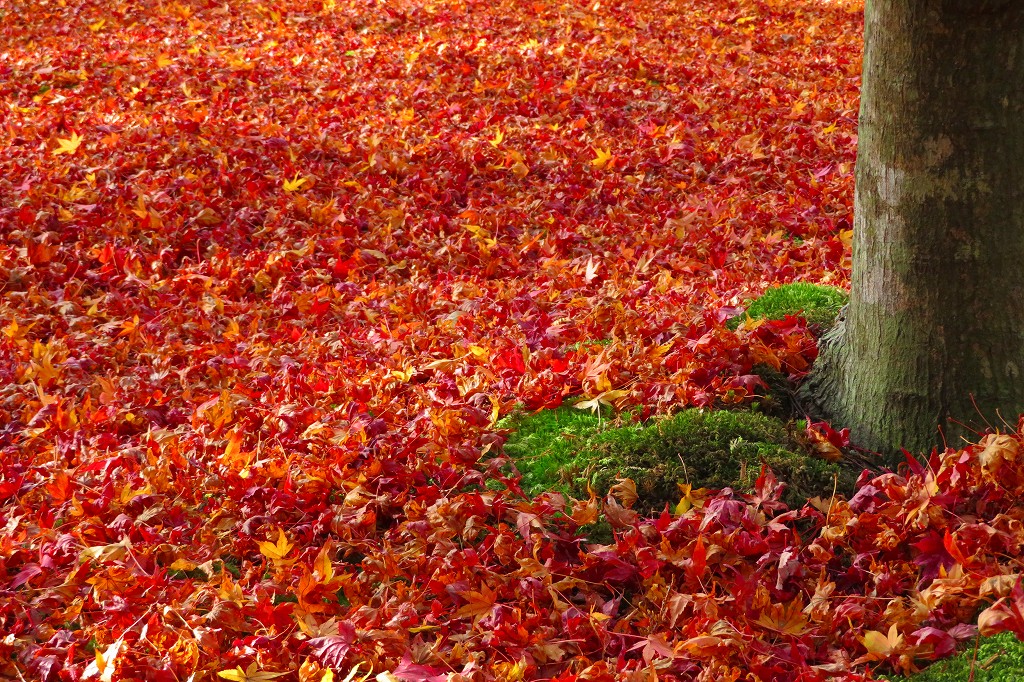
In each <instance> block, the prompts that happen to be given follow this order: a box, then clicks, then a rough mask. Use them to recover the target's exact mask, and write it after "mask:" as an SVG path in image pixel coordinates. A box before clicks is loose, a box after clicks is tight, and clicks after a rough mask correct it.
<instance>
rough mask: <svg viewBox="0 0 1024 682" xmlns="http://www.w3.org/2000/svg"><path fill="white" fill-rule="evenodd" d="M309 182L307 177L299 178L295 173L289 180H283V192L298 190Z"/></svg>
mask: <svg viewBox="0 0 1024 682" xmlns="http://www.w3.org/2000/svg"><path fill="white" fill-rule="evenodd" d="M307 182H309V178H300V177H299V176H298V174H296V175H295V177H294V178H292V179H291V180H285V181H284V191H285V192H298V191H299V188H301V187H302V186H303V185H305V184H306V183H307Z"/></svg>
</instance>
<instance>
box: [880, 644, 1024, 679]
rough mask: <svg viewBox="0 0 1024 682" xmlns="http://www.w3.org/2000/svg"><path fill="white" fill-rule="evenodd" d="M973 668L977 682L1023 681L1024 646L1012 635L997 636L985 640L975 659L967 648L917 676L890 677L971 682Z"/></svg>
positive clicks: (972, 652) (979, 647) (971, 650)
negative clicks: (969, 681)
mask: <svg viewBox="0 0 1024 682" xmlns="http://www.w3.org/2000/svg"><path fill="white" fill-rule="evenodd" d="M972 665H973V668H974V678H973V679H974V682H1010V681H1011V680H1019V679H1022V678H1024V643H1022V642H1021V641H1020V640H1018V639H1017V638H1016V637H1015V636H1014V635H1013V634H1012V633H1009V632H1003V633H1000V634H998V635H996V636H995V637H985V638H983V639H982V640H981V644H980V645H979V646H978V655H977V657H976V658H975V655H974V647H973V646H972V647H970V648H968V649H967V650H966V651H963V652H962V653H960V654H959V655H957V656H954V657H953V658H949V659H947V660H945V661H939V662H938V663H935V664H934V665H931V666H929V667H928V668H926V669H925V670H923V671H921V672H920V673H918V674H917V675H911V676H910V677H889V678H888V679H889V680H891V681H892V682H964V681H965V680H969V679H971V668H972Z"/></svg>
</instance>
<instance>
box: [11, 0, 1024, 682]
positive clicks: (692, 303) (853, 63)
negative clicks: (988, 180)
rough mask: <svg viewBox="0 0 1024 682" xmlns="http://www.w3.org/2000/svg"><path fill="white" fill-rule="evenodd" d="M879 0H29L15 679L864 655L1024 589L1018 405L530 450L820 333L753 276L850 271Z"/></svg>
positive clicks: (796, 671) (587, 668)
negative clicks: (508, 424)
mask: <svg viewBox="0 0 1024 682" xmlns="http://www.w3.org/2000/svg"><path fill="white" fill-rule="evenodd" d="M860 9H861V8H860V7H859V6H857V5H855V4H848V3H839V2H826V1H824V0H814V1H811V0H807V1H801V0H790V1H788V2H773V1H770V0H645V1H644V2H635V1H631V0H608V1H607V2H606V1H604V0H589V1H587V2H583V1H581V0H579V1H573V0H569V1H566V0H557V1H556V0H529V1H522V0H486V1H485V0H467V1H462V0H451V1H448V0H395V1H388V2H381V1H378V0H315V1H313V0H294V1H293V2H287V3H285V2H278V1H277V0H266V1H265V2H263V3H259V2H243V1H241V0H225V1H224V2H212V1H207V0H167V1H165V0H126V1H122V2H119V3H111V2H107V1H106V0H31V1H29V0H8V1H6V2H0V107H2V108H0V111H2V114H0V235H2V240H0V282H2V291H0V375H2V380H0V678H3V679H19V680H44V681H47V682H56V681H57V680H72V681H74V680H90V679H98V680H102V681H104V682H110V681H111V680H128V679H140V680H141V679H145V680H152V681H155V682H164V681H171V680H213V679H228V680H235V681H242V680H251V681H266V680H271V679H279V680H300V681H301V682H331V680H334V679H337V680H351V679H362V678H363V677H364V676H367V675H368V676H369V677H368V679H376V680H380V681H382V682H388V681H393V680H401V681H404V682H412V681H434V680H448V681H451V682H457V681H462V680H474V681H484V680H509V681H514V680H542V679H544V680H559V681H561V682H569V681H571V680H592V681H604V680H637V681H639V680H644V681H647V680H656V679H660V680H691V679H699V680H736V679H755V678H756V679H762V680H797V679H799V680H805V681H806V680H818V679H830V678H833V677H834V678H837V679H870V678H872V677H873V676H876V675H877V673H878V672H879V671H885V670H892V669H896V670H912V669H914V668H915V667H916V666H921V665H924V664H926V663H927V662H928V661H929V660H931V659H932V658H936V657H942V656H946V655H948V654H950V653H951V652H953V651H954V649H956V648H957V646H958V645H961V644H966V645H970V644H971V643H973V641H974V639H973V638H974V637H975V635H976V633H977V631H978V628H977V627H976V624H977V623H978V619H979V613H981V616H980V617H981V624H982V626H983V629H984V630H985V631H986V632H995V631H997V630H999V629H1015V630H1017V631H1018V632H1019V631H1022V630H1024V624H1022V622H1021V608H1022V606H1024V593H1022V592H1021V590H1020V588H1019V587H1016V588H1015V585H1016V583H1017V573H1018V572H1019V570H1020V568H1019V567H1020V561H1019V552H1020V546H1021V541H1022V539H1024V537H1022V536H1024V523H1022V521H1024V509H1022V507H1021V505H1020V503H1019V500H1020V499H1021V497H1022V494H1024V488H1022V485H1024V472H1022V471H1021V470H1020V467H1019V462H1018V458H1017V454H1018V451H1019V441H1018V437H1017V436H1012V437H1011V436H993V437H989V438H987V439H986V440H984V441H983V442H982V443H980V444H978V445H973V446H969V447H967V449H965V450H962V451H960V452H953V451H950V452H948V453H945V454H936V455H934V456H933V457H932V458H931V459H930V460H929V461H928V463H927V464H926V465H920V464H913V465H912V466H908V467H905V468H904V469H903V470H902V471H901V472H900V473H888V474H883V475H880V476H878V477H874V478H873V477H872V475H870V474H866V475H865V476H863V477H862V480H861V485H860V487H859V490H858V492H857V493H856V494H855V495H853V496H852V497H851V498H850V499H846V498H844V497H841V496H836V497H834V498H833V497H830V496H825V497H818V498H815V499H812V500H810V501H809V502H808V503H807V504H806V505H802V506H795V507H794V508H793V509H790V508H788V506H787V505H786V504H784V503H783V502H781V501H780V500H781V497H782V490H781V487H780V485H779V484H778V482H777V481H776V479H775V478H774V476H773V475H772V473H771V472H770V471H765V472H763V473H762V474H761V475H760V476H758V477H756V481H755V484H754V485H753V486H752V487H751V489H750V490H749V491H747V492H740V491H736V492H733V491H723V492H714V491H708V490H702V489H699V488H697V487H690V488H682V489H680V497H679V500H678V502H677V503H676V504H675V505H673V506H671V507H670V508H669V507H667V508H666V509H665V510H664V511H662V512H660V513H656V514H654V515H653V516H646V515H643V514H639V513H637V510H635V509H631V506H633V505H634V503H635V496H634V495H633V491H632V489H631V483H630V482H629V481H627V480H623V481H619V482H617V484H616V485H615V486H613V487H612V488H611V489H610V490H599V491H594V493H593V494H590V495H587V496H582V497H581V498H580V499H571V498H567V497H566V496H565V495H563V494H561V493H557V492H550V493H541V494H539V495H534V496H531V495H527V494H525V493H524V492H523V491H522V488H521V486H520V482H519V479H518V476H517V475H516V473H515V470H514V468H513V467H511V466H510V464H509V461H508V459H507V458H506V457H505V455H504V451H503V442H504V440H505V438H506V437H507V436H508V434H507V433H506V432H505V431H503V430H502V429H500V428H499V427H498V422H499V420H501V419H503V418H504V417H507V416H508V415H510V414H513V413H514V412H515V411H516V410H525V411H534V410H539V409H543V408H556V407H558V406H560V405H562V404H563V403H568V402H572V401H584V402H585V401H590V403H591V404H592V405H593V406H595V407H596V409H598V410H600V409H601V408H602V406H606V408H613V409H615V410H620V411H632V412H631V413H632V414H635V415H636V416H637V418H638V419H648V418H655V417H659V416H665V415H669V414H671V413H673V412H676V411H678V410H679V409H681V408H684V407H690V408H693V407H696V408H707V409H719V408H725V407H737V406H741V407H742V406H745V405H749V404H750V403H751V402H752V401H754V400H756V399H757V397H758V393H759V391H760V390H761V385H760V383H759V381H758V378H757V376H756V375H755V374H754V368H755V367H757V366H765V365H767V366H770V367H772V368H774V369H775V370H776V371H778V372H780V373H782V374H784V375H786V376H788V377H790V378H791V379H794V380H795V379H799V377H800V376H801V375H802V374H803V373H804V372H806V371H807V369H808V367H809V366H810V363H811V362H812V361H813V360H814V357H815V353H816V345H815V337H814V334H813V333H812V331H813V330H811V329H809V328H808V324H807V322H806V320H804V319H803V318H798V317H788V318H784V319H783V320H775V321H762V322H751V323H744V324H741V325H739V327H738V328H735V329H734V328H732V326H730V325H728V324H727V321H728V320H729V319H730V318H733V317H734V316H735V315H736V314H737V313H739V312H740V311H741V310H740V306H741V304H742V303H743V302H744V301H746V300H749V299H751V298H753V297H756V296H758V295H759V294H760V293H762V292H763V291H764V290H765V289H766V288H768V287H769V286H771V285H774V284H778V283H785V282H790V281H794V280H803V281H809V282H817V283H824V284H829V285H834V286H838V287H841V288H842V287H845V286H846V285H847V281H848V266H849V262H848V261H849V245H850V236H851V211H852V201H851V192H852V183H853V180H852V169H853V163H854V156H855V147H856V112H857V96H858V87H859V73H860V50H861V39H860V32H861V15H860ZM733 326H734V325H733ZM823 428H824V427H823ZM822 433H824V434H825V435H824V436H822V437H823V438H825V439H826V440H827V439H828V437H834V436H835V433H834V432H831V431H829V430H824V431H822ZM599 521H600V522H601V523H604V524H606V525H607V527H608V528H610V537H607V538H597V537H593V538H592V537H588V535H587V533H588V529H589V528H592V527H593V525H594V524H595V523H597V522H599ZM752 676H753V677H752Z"/></svg>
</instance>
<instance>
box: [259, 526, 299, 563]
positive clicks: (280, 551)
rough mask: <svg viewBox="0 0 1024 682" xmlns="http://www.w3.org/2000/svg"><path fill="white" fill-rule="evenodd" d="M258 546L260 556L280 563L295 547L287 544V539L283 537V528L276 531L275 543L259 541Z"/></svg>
mask: <svg viewBox="0 0 1024 682" xmlns="http://www.w3.org/2000/svg"><path fill="white" fill-rule="evenodd" d="M258 544H259V547H260V554H262V555H263V556H265V557H267V558H268V559H271V560H273V561H280V560H282V559H284V558H285V557H286V556H288V553H289V552H291V551H292V547H294V546H295V545H293V544H292V543H290V542H288V538H287V537H286V536H285V534H284V529H283V528H278V529H277V542H271V541H269V540H266V541H261V542H259V543H258Z"/></svg>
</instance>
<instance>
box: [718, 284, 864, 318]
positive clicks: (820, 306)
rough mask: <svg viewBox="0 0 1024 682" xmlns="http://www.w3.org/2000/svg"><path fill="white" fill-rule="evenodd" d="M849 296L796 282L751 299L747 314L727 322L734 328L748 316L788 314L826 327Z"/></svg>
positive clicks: (767, 316)
mask: <svg viewBox="0 0 1024 682" xmlns="http://www.w3.org/2000/svg"><path fill="white" fill-rule="evenodd" d="M849 299H850V296H849V294H847V293H846V292H845V291H843V290H842V289H837V288H835V287H829V286H824V285H821V284H808V283H806V282H793V283H792V284H784V285H782V286H779V287H773V288H771V289H768V290H767V291H765V292H764V294H762V295H761V296H760V297H759V298H755V299H753V300H751V301H748V303H747V311H746V313H745V314H744V315H738V316H736V317H734V318H732V319H731V320H729V322H728V325H729V327H730V328H731V329H735V328H736V327H738V326H739V325H740V322H742V321H743V320H744V319H746V317H747V316H749V317H752V318H753V319H755V320H762V319H763V320H781V319H783V318H784V317H786V315H802V316H803V317H804V318H805V319H806V320H807V323H808V324H809V325H815V326H818V327H820V328H822V329H825V328H828V327H831V326H832V323H833V322H835V319H836V316H837V315H839V309H840V308H842V307H843V306H844V305H846V302H847V301H848V300H849Z"/></svg>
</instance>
